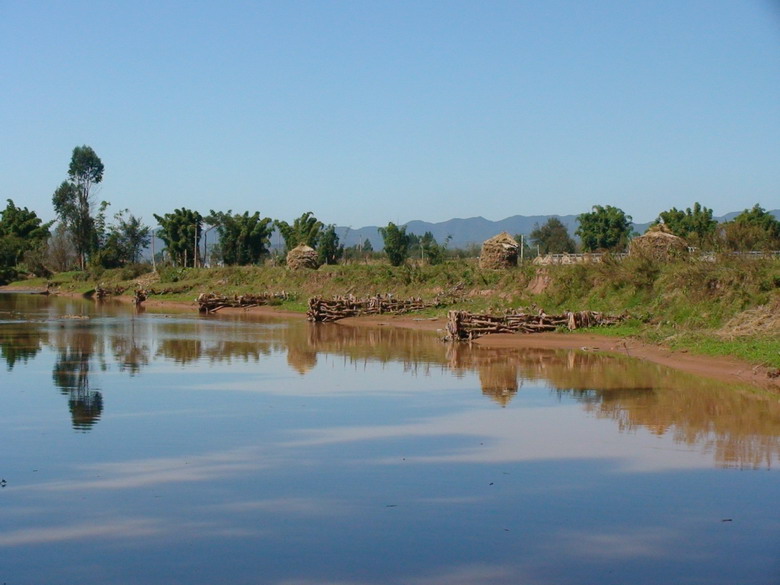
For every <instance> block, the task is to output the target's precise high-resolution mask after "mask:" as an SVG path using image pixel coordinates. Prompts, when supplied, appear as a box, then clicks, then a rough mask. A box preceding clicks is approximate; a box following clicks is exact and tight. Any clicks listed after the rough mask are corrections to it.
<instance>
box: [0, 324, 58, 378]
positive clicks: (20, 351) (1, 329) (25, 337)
mask: <svg viewBox="0 0 780 585" xmlns="http://www.w3.org/2000/svg"><path fill="white" fill-rule="evenodd" d="M47 337H48V334H47V333H46V331H44V330H43V329H42V328H41V327H40V326H38V325H37V324H33V323H20V324H18V325H17V324H16V323H14V324H6V325H0V358H2V359H3V360H5V363H6V367H7V368H8V371H9V372H10V371H11V370H13V369H14V366H15V365H16V364H17V362H23V363H25V364H26V363H27V361H28V360H30V359H32V358H34V357H35V356H36V355H38V352H40V351H41V348H42V347H43V345H44V344H45V343H46V341H47Z"/></svg>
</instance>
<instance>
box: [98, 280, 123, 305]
mask: <svg viewBox="0 0 780 585" xmlns="http://www.w3.org/2000/svg"><path fill="white" fill-rule="evenodd" d="M123 292H125V289H124V288H122V287H121V286H107V285H105V284H103V283H100V284H99V285H97V287H95V293H94V296H95V298H96V299H97V300H99V301H102V300H103V299H105V298H107V297H111V296H119V295H121V294H122V293H123Z"/></svg>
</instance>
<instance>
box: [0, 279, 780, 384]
mask: <svg viewBox="0 0 780 585" xmlns="http://www.w3.org/2000/svg"><path fill="white" fill-rule="evenodd" d="M0 290H14V291H19V290H20V289H18V288H17V289H14V288H11V287H0ZM25 292H31V291H29V290H27V291H25ZM115 298H117V299H118V300H122V301H126V302H130V301H131V300H132V297H129V296H122V297H115ZM144 306H146V307H148V308H155V309H174V310H177V311H197V308H198V305H197V303H196V302H194V301H192V302H181V301H167V300H154V299H149V300H147V301H145V302H144ZM220 313H224V314H246V315H269V316H277V317H289V318H293V319H305V318H306V316H305V315H304V314H303V313H298V312H294V311H286V310H283V309H280V308H278V307H273V306H260V307H252V308H249V309H233V308H226V309H222V310H221V311H220ZM338 323H340V324H343V325H350V326H363V327H403V328H407V329H416V330H421V331H439V332H441V334H442V337H443V336H444V333H445V325H446V320H445V318H443V317H436V318H427V317H418V316H413V315H368V316H363V317H349V318H347V319H342V320H340V321H338ZM473 343H476V344H479V345H482V346H485V347H497V348H499V347H507V348H523V347H528V348H531V347H533V348H545V349H580V350H585V351H598V352H605V353H612V354H622V355H626V356H629V357H632V358H636V359H641V360H647V361H650V362H654V363H657V364H661V365H664V366H667V367H670V368H674V369H677V370H681V371H684V372H688V373H691V374H695V375H698V376H702V377H705V378H710V379H716V380H722V381H724V382H732V383H743V384H751V385H754V386H758V387H761V388H764V389H768V390H772V391H776V392H780V378H777V377H774V378H773V377H771V375H770V374H771V373H772V372H771V371H770V370H769V369H767V368H765V367H762V366H754V365H752V364H750V363H748V362H745V361H741V360H737V359H734V358H730V357H711V356H703V355H696V354H691V353H688V352H687V351H685V350H683V351H674V350H671V349H669V348H668V347H664V346H660V345H652V344H649V343H644V342H642V341H639V340H636V339H631V338H617V337H616V338H612V337H605V336H600V335H592V334H588V333H535V334H526V335H521V334H498V335H487V336H485V337H481V338H479V339H477V340H475V341H474V342H473Z"/></svg>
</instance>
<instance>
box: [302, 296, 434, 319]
mask: <svg viewBox="0 0 780 585" xmlns="http://www.w3.org/2000/svg"><path fill="white" fill-rule="evenodd" d="M435 306H438V304H437V303H436V302H433V303H430V302H425V301H423V300H422V299H420V298H412V299H407V300H400V299H395V298H393V296H392V295H386V296H382V295H376V296H374V297H368V298H365V299H358V298H355V297H354V296H352V295H349V296H337V297H333V298H332V299H330V300H326V299H322V298H320V297H312V298H310V299H309V310H308V311H307V312H306V316H307V317H308V319H309V321H312V322H314V323H325V322H328V321H338V320H339V319H345V318H347V317H358V316H360V315H383V314H394V315H400V314H403V313H411V312H414V311H422V310H424V309H427V308H429V307H435Z"/></svg>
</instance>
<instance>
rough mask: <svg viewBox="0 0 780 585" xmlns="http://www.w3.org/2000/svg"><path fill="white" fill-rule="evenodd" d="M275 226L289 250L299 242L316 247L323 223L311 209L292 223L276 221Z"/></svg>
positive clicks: (298, 244)
mask: <svg viewBox="0 0 780 585" xmlns="http://www.w3.org/2000/svg"><path fill="white" fill-rule="evenodd" d="M276 227H277V228H279V231H280V232H281V234H282V237H283V238H284V245H285V248H287V251H288V252H289V251H290V250H292V249H293V248H295V247H296V246H300V245H301V244H303V245H305V246H309V247H310V248H317V244H319V241H320V236H321V234H322V228H323V223H322V222H321V221H319V220H318V219H317V218H316V217H314V214H313V213H312V212H311V211H307V212H306V213H304V214H303V215H301V216H300V217H299V218H298V219H296V220H295V221H294V222H293V224H292V225H290V224H288V223H287V222H286V221H276Z"/></svg>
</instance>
